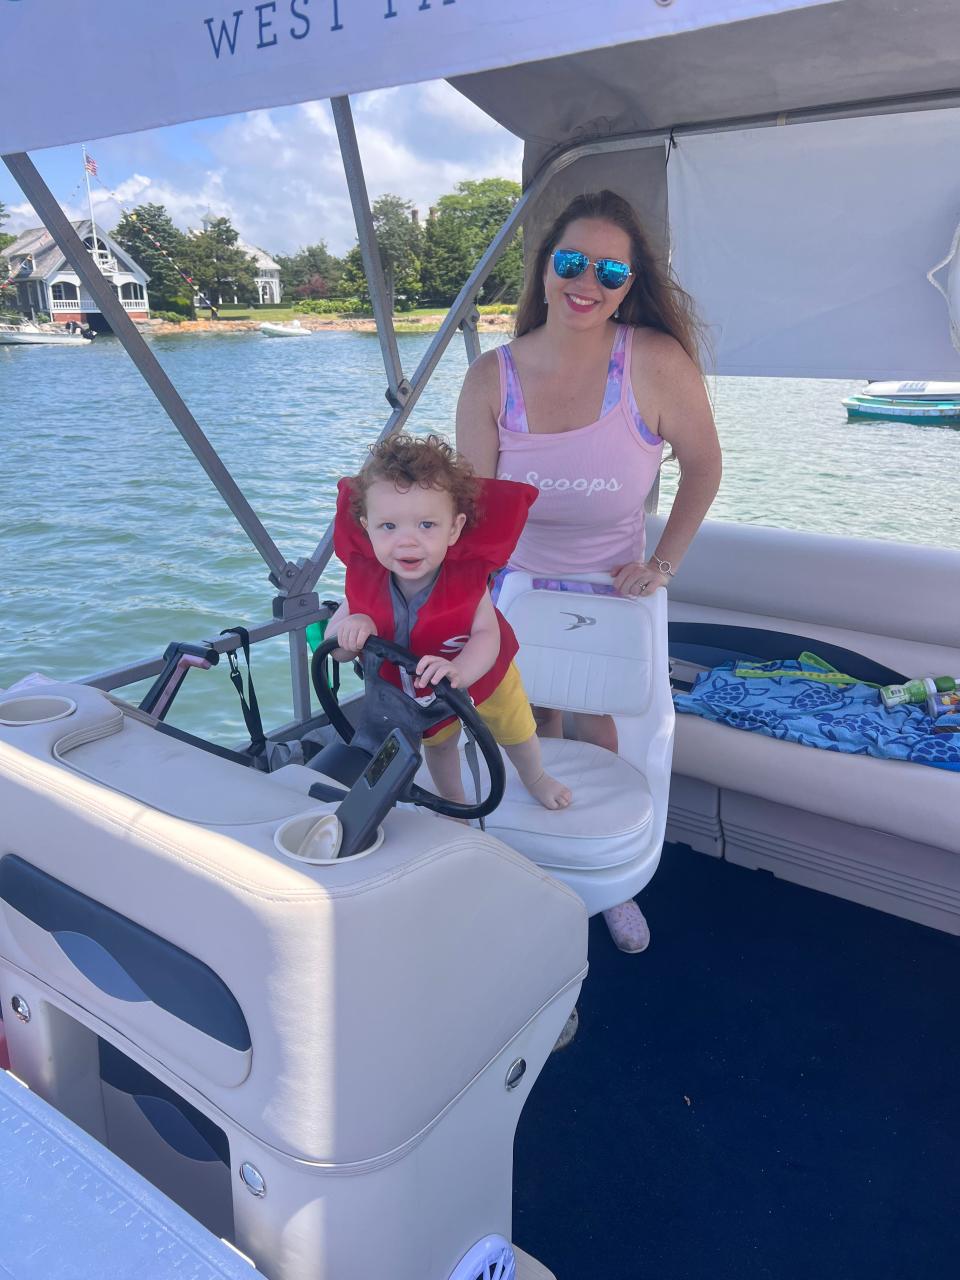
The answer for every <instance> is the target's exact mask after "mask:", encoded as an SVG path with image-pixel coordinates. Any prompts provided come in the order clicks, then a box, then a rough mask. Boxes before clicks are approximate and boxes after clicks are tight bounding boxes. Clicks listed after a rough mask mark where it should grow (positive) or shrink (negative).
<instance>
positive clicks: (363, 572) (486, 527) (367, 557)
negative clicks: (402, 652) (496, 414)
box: [333, 478, 537, 703]
mask: <svg viewBox="0 0 960 1280" xmlns="http://www.w3.org/2000/svg"><path fill="white" fill-rule="evenodd" d="M480 484H481V486H482V488H481V491H480V496H479V501H478V508H479V511H480V519H479V521H478V522H477V523H476V524H474V525H471V526H468V527H467V528H466V529H464V531H463V532H462V533H461V535H460V537H459V538H458V540H457V541H456V542H455V543H454V544H453V546H452V547H450V549H449V550H448V551H447V554H446V557H445V558H444V561H443V564H442V565H441V566H440V572H439V574H438V575H437V580H436V582H435V583H434V584H433V590H432V591H431V592H430V595H429V597H428V598H427V600H426V601H425V602H424V604H423V607H422V608H421V609H420V612H419V614H418V615H417V621H416V623H415V624H414V628H413V631H412V632H411V635H410V649H411V650H412V652H413V653H415V654H416V655H417V657H419V658H422V657H424V656H425V655H426V654H434V655H436V656H438V657H443V658H447V659H448V660H452V659H454V658H455V657H456V656H457V654H458V653H459V652H460V650H461V649H462V648H463V646H464V645H465V644H466V643H467V641H468V640H469V639H470V629H471V627H472V626H473V618H474V614H475V613H476V612H477V606H478V605H479V603H480V600H481V598H482V596H483V593H484V591H486V589H487V583H488V580H489V578H490V575H491V574H492V573H495V572H496V571H497V570H498V569H502V568H503V566H504V565H505V564H506V563H507V561H508V560H509V559H510V556H511V554H512V552H513V549H514V547H515V546H516V545H517V539H518V538H519V537H520V533H521V531H522V529H523V526H524V524H525V523H526V519H527V511H528V510H529V509H530V507H531V505H532V504H533V502H534V501H535V500H536V497H537V491H536V489H534V488H533V486H532V485H529V484H517V483H515V482H514V481H512V480H481V481H480ZM337 488H338V490H339V492H338V494H337V515H336V520H335V522H334V526H333V547H334V551H335V552H336V554H337V557H338V559H340V560H341V561H342V562H343V564H344V565H345V566H346V570H347V580H346V596H347V600H348V601H349V607H350V612H351V613H366V614H368V615H369V616H370V617H371V618H372V619H373V621H374V622H375V623H376V627H377V634H378V635H381V636H383V638H384V639H385V640H392V639H393V634H394V619H393V602H392V600H391V598H390V583H389V577H390V574H389V572H388V570H387V569H385V568H384V566H383V565H382V564H381V563H380V561H379V560H378V559H377V558H376V556H375V555H374V554H373V547H372V546H371V544H370V539H369V538H368V537H367V532H366V530H365V529H364V528H363V526H362V525H360V524H358V522H357V521H356V520H355V519H354V517H353V515H352V513H351V511H350V499H351V497H352V488H351V484H350V480H349V478H346V479H343V480H341V481H340V482H339V484H338V486H337ZM497 622H498V623H499V625H500V652H499V653H498V654H497V658H496V661H495V662H494V664H493V666H492V667H491V668H490V670H489V671H488V672H487V673H486V675H483V676H481V677H480V679H479V680H477V681H476V683H474V684H472V685H471V686H470V690H469V692H470V696H471V698H472V699H473V701H474V702H475V703H480V702H483V701H484V699H485V698H489V696H490V694H491V693H493V691H494V689H496V687H497V685H498V684H499V683H500V681H501V680H502V679H503V677H504V675H505V673H506V670H507V668H508V667H509V665H510V663H511V662H512V661H513V659H514V657H515V656H516V653H517V649H518V648H519V645H518V644H517V637H516V636H515V635H514V634H513V628H512V627H511V626H510V624H509V623H508V622H507V620H506V618H504V617H503V616H502V615H501V614H500V612H499V610H498V611H497ZM382 674H383V675H385V676H386V678H387V679H389V680H391V681H392V682H393V683H394V684H399V683H400V679H399V676H398V675H397V672H396V668H395V667H394V666H393V665H392V664H385V666H384V670H383V673H382ZM424 692H426V691H425V690H424Z"/></svg>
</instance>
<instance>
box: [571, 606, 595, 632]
mask: <svg viewBox="0 0 960 1280" xmlns="http://www.w3.org/2000/svg"><path fill="white" fill-rule="evenodd" d="M563 613H564V616H565V617H567V618H573V622H571V623H570V625H569V626H568V627H564V628H563V629H564V631H576V630H577V629H578V627H595V626H596V625H597V620H596V618H588V617H587V616H586V615H585V614H583V613H570V611H569V610H567V609H564V610H563Z"/></svg>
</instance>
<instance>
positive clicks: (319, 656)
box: [310, 636, 506, 822]
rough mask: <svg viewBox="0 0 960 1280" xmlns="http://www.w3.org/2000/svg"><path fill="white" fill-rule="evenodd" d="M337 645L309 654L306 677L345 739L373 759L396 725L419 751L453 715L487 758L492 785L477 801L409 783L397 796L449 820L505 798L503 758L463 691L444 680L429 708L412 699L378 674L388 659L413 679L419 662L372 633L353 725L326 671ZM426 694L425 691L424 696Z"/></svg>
mask: <svg viewBox="0 0 960 1280" xmlns="http://www.w3.org/2000/svg"><path fill="white" fill-rule="evenodd" d="M337 647H338V641H337V639H336V637H334V638H333V639H331V640H326V641H324V643H323V644H322V645H321V646H320V647H319V648H318V649H317V650H316V651H315V653H314V655H313V660H312V662H311V664H310V675H311V679H312V680H313V687H314V690H315V691H316V694H317V698H318V699H319V701H320V705H321V707H323V710H324V712H325V713H326V716H327V719H328V720H329V721H330V724H331V725H332V726H333V728H334V729H335V730H336V731H337V733H338V735H339V736H340V738H341V739H342V740H343V742H345V743H347V745H348V746H350V747H351V748H354V749H357V750H359V751H362V752H363V753H364V754H365V755H366V756H368V757H369V758H371V759H372V757H373V756H374V755H375V754H376V752H377V751H378V750H379V748H380V746H381V745H382V743H383V740H384V738H385V737H386V736H387V734H388V733H390V731H391V730H392V729H398V730H399V731H400V732H401V733H402V734H403V735H404V736H405V737H406V738H407V739H408V740H409V741H410V742H411V744H412V745H413V746H414V747H415V748H417V749H419V747H420V740H421V739H422V737H423V735H424V733H425V732H426V731H427V730H428V729H431V728H432V727H433V726H434V725H436V724H440V723H441V722H442V721H444V720H449V719H450V717H451V716H455V717H456V718H457V719H458V720H460V721H461V722H462V723H463V724H464V726H465V727H466V728H467V729H468V730H469V732H470V733H471V734H472V736H473V737H474V739H475V740H476V743H477V746H478V748H479V749H480V754H481V755H482V756H483V758H484V761H485V762H486V766H487V771H488V773H489V775H490V786H489V789H488V791H487V794H486V796H485V797H484V798H483V799H482V800H480V801H478V802H477V803H476V804H461V803H460V802H459V801H456V800H447V799H445V798H444V797H443V796H438V795H437V794H436V792H433V791H427V790H426V788H424V787H421V786H418V785H417V784H416V783H415V782H412V783H410V785H409V786H408V787H407V788H406V790H405V791H404V792H403V793H402V795H400V796H399V797H398V799H399V800H401V801H409V802H410V803H412V804H416V805H419V806H420V807H421V808H423V809H430V810H432V811H433V812H434V813H439V814H442V815H443V816H444V817H447V818H461V819H463V820H465V821H468V822H469V821H471V820H472V819H474V818H485V817H486V816H487V815H488V814H490V813H493V811H494V809H496V807H497V805H498V804H499V803H500V801H501V800H502V799H503V792H504V788H505V786H506V771H505V770H504V765H503V757H502V756H501V754H500V748H499V747H498V746H497V744H496V742H495V741H494V738H493V735H492V734H491V732H490V730H489V729H488V728H487V726H486V725H485V724H484V723H483V721H482V720H481V719H480V716H479V715H478V714H477V709H476V707H475V706H474V705H473V702H472V701H471V700H470V697H469V695H468V694H467V693H466V691H465V690H463V689H454V687H453V686H452V685H451V684H450V682H449V680H447V679H443V680H440V681H438V683H437V684H435V685H432V686H431V688H430V690H429V692H431V693H433V695H434V700H433V701H432V702H431V703H430V705H429V706H423V705H422V704H421V703H420V702H418V701H417V699H416V698H413V697H411V696H410V695H409V694H408V693H405V692H404V690H403V689H401V688H400V687H399V686H398V685H395V684H392V683H391V682H390V681H389V680H387V679H386V677H385V676H383V675H382V674H381V668H382V666H383V664H384V662H390V663H393V664H394V665H395V666H397V667H399V668H400V669H401V670H403V671H406V672H408V673H409V675H410V677H411V678H416V671H417V663H418V662H419V661H420V659H419V658H418V657H417V656H416V655H415V654H413V653H411V652H410V650H409V649H405V648H404V647H403V646H402V645H399V644H394V643H393V641H392V640H384V639H383V638H382V637H381V636H370V638H369V639H368V640H367V642H366V644H365V645H364V646H363V649H362V650H361V652H360V664H361V666H362V668H363V681H364V700H363V711H362V713H361V716H360V720H359V722H358V724H357V726H356V728H354V726H353V725H352V724H351V723H350V721H349V720H348V719H347V717H346V716H345V715H344V713H343V709H342V707H341V706H340V703H339V701H338V699H337V695H336V694H335V693H334V691H333V689H332V688H331V687H330V685H329V684H328V683H327V680H326V679H325V675H324V667H325V663H326V660H327V658H328V657H332V655H333V651H334V650H335V649H336V648H337ZM426 692H427V691H426V690H424V693H425V694H426Z"/></svg>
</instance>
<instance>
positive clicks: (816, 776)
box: [673, 715, 960, 853]
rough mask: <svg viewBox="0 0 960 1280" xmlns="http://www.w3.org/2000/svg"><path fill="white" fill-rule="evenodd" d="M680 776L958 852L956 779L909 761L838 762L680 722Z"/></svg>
mask: <svg viewBox="0 0 960 1280" xmlns="http://www.w3.org/2000/svg"><path fill="white" fill-rule="evenodd" d="M673 768H674V773H677V774H683V775H685V776H686V777H690V778H699V779H701V780H702V781H703V782H709V783H712V784H713V785H714V786H716V787H720V788H722V789H726V790H729V791H742V792H745V793H746V794H747V795H754V796H759V797H760V798H761V799H763V800H770V801H773V802H775V803H780V804H785V805H789V806H791V808H794V809H804V810H807V811H808V812H810V813H818V814H821V815H822V816H823V817H825V818H836V819H838V820H839V821H841V822H849V823H852V824H854V825H855V826H861V827H866V828H869V829H872V830H874V831H883V832H887V833H888V834H890V835H897V836H902V837H903V838H904V839H906V840H914V841H916V842H917V843H919V844H929V845H933V846H934V848H939V849H948V850H950V851H951V852H953V853H960V822H958V821H957V816H956V795H957V792H958V791H960V779H958V778H957V775H956V774H955V773H950V772H947V771H946V770H941V769H928V768H925V767H924V766H922V765H916V764H912V763H910V762H909V761H905V760H878V759H875V758H874V757H873V756H852V755H844V756H840V755H838V754H837V753H836V752H834V751H818V750H817V748H816V747H806V746H800V745H799V744H798V743H795V742H778V741H776V740H775V739H773V738H767V737H764V736H763V735H761V734H758V733H745V732H744V731H743V730H742V729H731V728H729V727H728V726H727V725H720V724H712V723H711V722H710V721H708V720H702V719H701V718H700V717H699V716H689V715H681V716H677V728H676V737H675V740H674V753H673Z"/></svg>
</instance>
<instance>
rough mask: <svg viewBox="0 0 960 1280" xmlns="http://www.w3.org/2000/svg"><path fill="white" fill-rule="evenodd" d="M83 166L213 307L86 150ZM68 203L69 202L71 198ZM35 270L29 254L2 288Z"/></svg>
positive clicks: (206, 303) (201, 302)
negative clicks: (106, 178)
mask: <svg viewBox="0 0 960 1280" xmlns="http://www.w3.org/2000/svg"><path fill="white" fill-rule="evenodd" d="M83 167H84V169H85V170H86V172H87V173H88V174H89V175H90V177H92V178H93V179H95V181H96V182H97V184H98V185H99V186H100V187H102V188H103V190H104V191H105V192H106V193H107V195H108V196H109V197H110V198H111V200H113V202H114V203H115V204H116V205H117V206H118V207H119V208H120V209H121V210H122V211H123V213H124V215H125V216H126V217H127V218H129V219H130V221H131V222H135V223H136V224H137V226H138V227H139V228H140V230H141V231H142V232H143V233H144V235H145V236H146V238H147V239H148V240H149V241H150V243H151V244H152V245H153V247H154V248H155V249H156V250H157V252H158V253H160V254H161V256H162V257H163V258H165V259H166V261H167V262H168V263H169V264H170V266H171V267H173V269H174V271H176V273H177V275H178V276H179V277H180V279H181V280H183V282H184V284H188V285H189V286H190V288H191V289H192V290H193V291H194V293H195V294H196V295H197V296H198V297H199V299H200V305H201V306H202V307H212V306H213V303H212V302H210V300H209V299H208V298H207V296H206V294H205V293H204V292H203V290H202V289H200V288H199V287H198V285H197V282H196V281H195V280H194V278H193V276H191V275H190V274H189V273H188V272H186V271H184V270H183V268H182V267H181V266H180V264H179V263H178V262H177V261H176V259H175V258H174V257H173V255H172V254H171V253H170V252H169V250H168V249H166V248H165V247H164V245H162V244H161V243H160V241H159V240H158V239H157V236H156V233H155V231H154V229H153V228H152V227H151V226H150V224H149V223H148V222H147V221H146V219H145V218H144V217H143V216H142V215H141V214H138V213H137V212H136V211H135V210H133V209H129V208H127V206H126V205H125V204H124V202H123V201H122V200H121V199H120V197H119V196H118V195H117V193H116V192H115V191H113V190H112V189H111V188H110V187H108V186H107V184H106V183H105V182H104V181H103V179H102V178H101V177H100V175H99V173H98V172H97V162H96V160H94V158H93V156H91V155H90V154H88V152H87V151H86V150H85V151H84V153H83ZM80 185H81V184H80V183H78V184H77V187H76V188H75V189H74V191H73V192H72V193H71V195H70V198H69V199H70V200H72V199H73V197H74V195H76V194H77V192H78V190H79V187H80ZM67 203H69V200H68V202H67ZM33 270H34V260H33V254H27V255H26V256H25V258H24V259H23V261H22V262H21V263H19V265H18V266H17V269H16V270H15V271H13V272H12V273H11V274H10V275H9V276H8V277H7V278H6V280H4V281H3V283H2V284H0V289H5V288H6V287H7V285H9V284H13V283H14V281H16V280H21V279H25V278H26V277H27V276H29V275H30V274H31V273H32V272H33Z"/></svg>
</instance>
